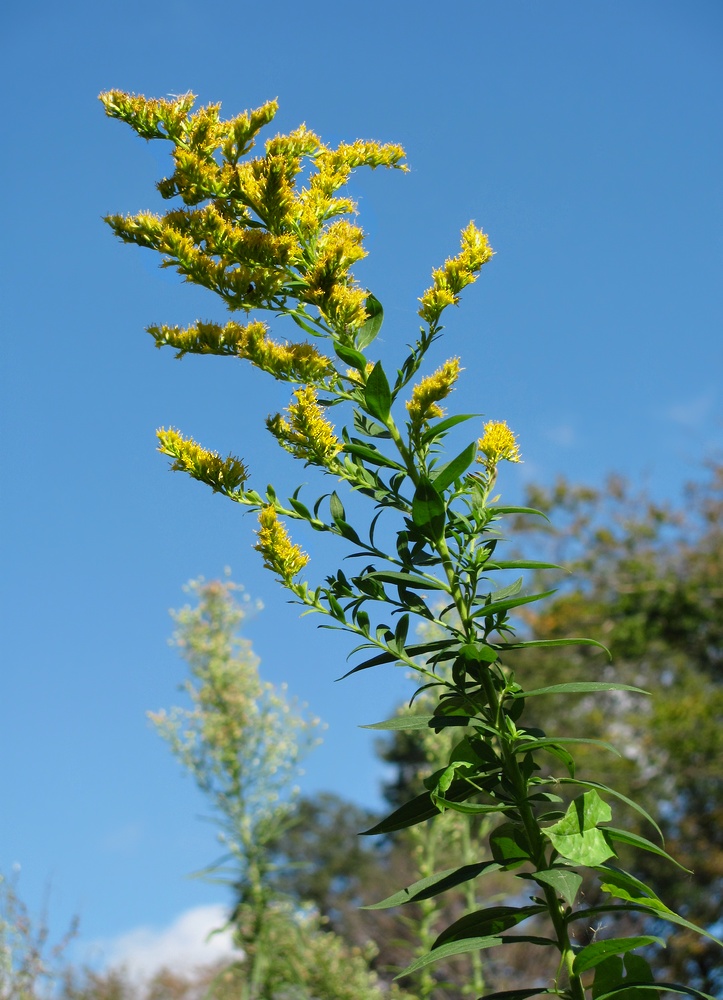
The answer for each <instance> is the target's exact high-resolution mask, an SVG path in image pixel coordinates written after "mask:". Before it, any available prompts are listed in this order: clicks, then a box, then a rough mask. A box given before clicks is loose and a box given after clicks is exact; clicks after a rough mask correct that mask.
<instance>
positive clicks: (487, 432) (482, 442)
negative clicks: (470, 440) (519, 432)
mask: <svg viewBox="0 0 723 1000" xmlns="http://www.w3.org/2000/svg"><path fill="white" fill-rule="evenodd" d="M478 447H479V450H480V451H481V452H482V455H478V456H477V461H478V462H479V463H480V464H482V465H485V466H486V467H487V469H488V470H489V471H490V472H494V470H495V469H496V468H497V465H498V463H499V462H502V461H504V462H521V461H522V459H521V458H520V450H519V447H518V445H517V439H516V438H515V435H514V433H513V432H512V431H511V430H510V428H509V427H508V426H507V423H506V422H505V421H504V420H502V421H499V420H490V421H489V422H488V423H486V424H485V427H484V435H483V436H482V437H481V438H480V439H479V442H478Z"/></svg>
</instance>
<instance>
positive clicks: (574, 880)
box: [530, 868, 582, 906]
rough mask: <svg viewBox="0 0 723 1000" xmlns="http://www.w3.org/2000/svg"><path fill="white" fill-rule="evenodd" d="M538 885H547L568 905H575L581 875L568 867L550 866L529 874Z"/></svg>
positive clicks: (580, 883)
mask: <svg viewBox="0 0 723 1000" xmlns="http://www.w3.org/2000/svg"><path fill="white" fill-rule="evenodd" d="M530 877H531V878H533V879H534V880H535V882H537V883H538V885H542V886H545V885H549V886H552V888H553V889H554V890H555V892H556V893H557V894H558V896H562V898H563V899H564V900H565V902H566V903H567V904H568V906H574V905H575V897H576V896H577V891H578V889H579V888H580V886H581V885H582V875H578V873H577V872H573V871H570V869H569V868H550V869H548V870H547V871H544V872H535V874H534V875H531V876H530Z"/></svg>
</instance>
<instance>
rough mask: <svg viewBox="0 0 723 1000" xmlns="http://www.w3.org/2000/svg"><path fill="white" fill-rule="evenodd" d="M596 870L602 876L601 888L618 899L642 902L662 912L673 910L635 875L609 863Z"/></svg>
mask: <svg viewBox="0 0 723 1000" xmlns="http://www.w3.org/2000/svg"><path fill="white" fill-rule="evenodd" d="M596 871H597V873H598V875H599V877H600V888H601V889H602V890H603V891H604V892H607V893H609V894H610V895H611V896H614V897H615V898H616V899H624V900H627V901H628V902H630V903H642V904H643V906H650V907H651V908H652V909H654V910H660V912H661V914H665V913H672V912H673V911H672V910H671V909H670V907H669V906H666V905H665V903H664V902H663V901H662V900H661V899H658V897H657V895H656V894H655V892H654V891H653V890H652V889H651V888H650V887H649V886H647V885H646V884H645V883H644V882H641V881H640V879H638V878H635V876H634V875H629V874H628V873H627V872H625V871H621V869H619V868H614V867H610V866H607V865H604V866H603V867H599V868H596Z"/></svg>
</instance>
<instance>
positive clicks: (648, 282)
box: [0, 0, 723, 940]
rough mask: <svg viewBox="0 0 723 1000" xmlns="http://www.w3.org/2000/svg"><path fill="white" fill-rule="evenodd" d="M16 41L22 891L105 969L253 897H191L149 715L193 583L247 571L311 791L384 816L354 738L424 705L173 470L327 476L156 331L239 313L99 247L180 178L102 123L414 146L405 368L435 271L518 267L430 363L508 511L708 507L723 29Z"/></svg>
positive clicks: (326, 26)
mask: <svg viewBox="0 0 723 1000" xmlns="http://www.w3.org/2000/svg"><path fill="white" fill-rule="evenodd" d="M0 23H2V28H3V30H2V35H1V37H0V45H1V46H2V68H1V69H0V73H2V75H3V76H4V81H3V85H4V93H5V106H4V109H3V134H4V142H3V155H2V158H1V159H0V172H1V179H2V189H3V192H4V199H3V201H4V205H3V214H4V220H5V221H4V226H3V232H4V239H3V244H2V250H1V251H0V252H1V253H2V272H1V274H2V303H3V317H4V324H3V325H4V347H3V361H2V366H1V371H0V389H1V396H0V400H1V402H0V420H1V423H2V440H3V446H4V474H3V477H2V485H1V486H0V490H1V493H0V505H1V511H2V523H3V532H2V539H1V540H0V546H1V558H2V565H3V573H2V584H1V586H2V591H3V592H2V609H3V616H2V639H1V642H2V646H1V648H2V650H3V657H2V659H3V670H2V697H1V698H0V747H1V750H0V759H1V760H2V761H3V774H2V779H3V780H2V787H3V805H4V814H5V817H6V819H5V823H4V825H3V832H2V836H1V837H0V870H4V871H7V870H9V868H10V866H12V865H13V864H14V863H19V864H20V865H21V866H22V882H21V885H22V886H23V887H24V891H25V893H26V895H27V896H28V897H29V898H30V901H31V903H36V902H37V901H38V900H39V899H40V897H41V894H42V889H43V886H44V885H45V884H46V883H47V881H48V880H51V881H52V884H53V900H54V910H53V921H54V922H56V921H57V923H58V925H60V924H61V923H62V922H63V921H64V920H65V919H67V917H68V916H69V915H70V914H71V913H74V912H79V913H80V915H81V919H82V935H83V938H84V939H85V940H95V939H101V938H102V939H109V938H113V937H114V936H118V935H120V934H125V933H126V932H130V931H132V930H133V929H134V928H137V927H138V926H140V925H143V924H149V925H154V926H157V927H162V926H165V925H168V924H170V923H171V922H172V921H174V920H176V919H177V917H178V915H179V914H180V913H182V912H184V911H185V910H188V909H190V908H192V907H197V906H201V905H202V904H204V905H211V904H213V903H216V902H218V901H219V900H220V899H222V898H223V897H222V895H220V894H219V891H218V890H217V889H215V888H213V887H210V886H207V885H203V884H201V883H198V882H192V881H189V880H187V879H186V878H185V875H186V874H187V873H188V872H190V871H193V870H195V869H198V868H200V867H202V866H203V865H204V864H205V863H206V862H208V861H209V860H211V858H212V857H213V856H214V853H215V851H216V844H215V842H214V839H213V833H212V829H211V828H210V827H209V826H208V824H205V823H202V822H199V821H198V819H197V816H198V815H199V814H202V813H203V812H204V807H203V803H202V801H201V800H200V798H199V797H198V796H197V794H196V793H195V791H194V790H193V788H192V786H191V783H190V781H188V780H187V779H185V778H184V777H182V775H181V774H180V773H179V770H178V768H177V766H176V764H175V763H174V761H173V760H172V759H171V758H170V755H169V754H168V752H167V751H166V749H165V747H164V745H163V744H162V743H161V741H160V740H159V739H158V738H157V737H156V736H155V734H154V733H153V732H152V731H151V730H150V728H149V727H148V725H147V723H146V721H145V712H146V710H148V709H157V708H160V707H163V706H169V705H170V704H173V703H174V701H175V700H176V688H177V685H178V683H179V682H180V681H181V679H182V677H183V668H182V664H181V663H180V661H179V660H178V658H177V657H176V655H175V654H174V652H173V651H172V650H170V649H169V648H168V646H167V643H166V640H167V637H168V635H169V632H170V628H171V623H170V620H169V618H168V614H167V611H168V609H169V608H170V607H178V606H179V605H181V604H182V603H183V601H184V595H183V593H182V585H183V584H184V583H185V582H186V581H187V580H188V579H189V578H192V577H195V576H198V575H201V574H203V575H205V576H206V577H213V576H216V575H218V574H220V573H221V572H222V570H223V567H224V566H226V565H229V566H231V568H232V570H233V574H234V578H235V579H237V580H238V581H240V582H242V583H243V584H244V585H245V586H246V588H247V590H248V591H249V593H250V594H251V595H252V596H253V597H255V598H260V599H261V600H262V601H263V603H264V605H265V610H264V611H263V613H261V614H260V615H259V616H258V617H257V618H256V619H255V620H254V621H253V622H252V623H251V625H250V627H249V636H250V637H251V638H252V639H253V641H254V644H255V648H256V651H257V652H258V654H259V655H260V656H261V659H262V670H263V672H264V675H265V676H266V677H267V678H269V679H271V680H273V681H282V680H286V681H288V682H289V685H290V688H291V690H292V691H293V692H294V693H295V694H296V695H298V696H299V697H300V698H301V699H303V700H305V701H307V702H308V703H309V704H310V707H311V708H312V709H313V711H314V712H316V713H318V714H319V715H321V716H322V717H323V718H324V719H325V720H326V721H327V723H328V725H329V728H328V731H327V734H326V741H325V744H324V746H323V747H322V748H321V749H319V750H318V751H317V752H316V753H315V755H314V757H313V758H312V759H311V760H310V761H309V765H308V768H307V775H306V779H305V785H304V787H305V789H307V790H308V791H313V790H314V789H320V788H329V789H332V790H336V791H339V792H342V793H344V794H347V795H350V796H353V797H354V798H356V799H357V800H358V801H361V802H364V803H369V804H376V803H377V802H378V792H377V785H378V780H379V774H380V772H379V768H378V766H377V765H376V764H375V762H374V758H373V752H372V743H373V740H372V738H371V737H370V735H369V734H368V733H366V732H363V731H360V730H359V729H357V728H356V727H357V726H358V725H360V724H363V723H367V722H374V721H378V720H379V719H381V718H383V717H385V716H386V715H387V714H388V713H389V712H390V711H391V709H392V708H393V706H394V705H395V703H396V702H397V701H398V700H399V698H400V697H401V696H402V694H403V691H404V690H405V687H404V684H403V681H402V679H401V677H400V676H398V675H396V674H395V673H394V672H393V671H392V670H387V672H386V673H385V672H384V671H383V670H381V671H379V672H377V673H376V674H375V673H374V672H373V671H369V672H368V675H365V676H362V677H360V678H356V679H351V680H348V681H346V682H344V684H336V685H335V684H334V683H333V679H334V678H335V677H337V676H338V675H339V674H340V673H341V672H342V668H343V663H344V657H345V655H346V651H347V647H346V645H345V643H344V641H343V640H340V639H337V638H336V637H334V636H331V635H330V634H329V633H319V632H317V631H315V629H314V628H313V626H312V624H311V623H310V621H309V620H308V619H305V620H304V621H301V622H300V621H299V620H298V615H297V610H296V609H294V608H293V607H290V606H289V605H287V604H286V602H285V597H284V595H283V594H281V593H280V592H279V591H277V589H276V587H275V585H274V582H273V580H272V579H271V577H270V576H269V575H268V574H265V573H264V571H263V569H262V566H261V561H260V558H259V557H258V555H257V554H256V553H254V552H253V551H252V548H251V546H252V543H253V532H252V529H253V523H252V521H251V520H250V519H249V518H247V517H244V516H243V514H242V512H241V511H240V510H238V509H235V507H234V506H233V505H232V504H230V503H228V501H224V500H222V499H220V498H218V497H213V496H211V495H210V493H209V491H207V490H206V489H204V488H203V487H201V486H200V485H199V484H196V483H193V482H191V481H190V480H186V479H185V478H184V477H181V476H175V475H173V476H172V475H169V473H168V471H167V464H166V460H165V459H163V458H162V457H160V456H159V455H158V454H157V453H156V452H155V438H154V430H155V428H156V427H158V426H160V425H169V424H172V425H174V426H177V427H180V428H182V429H183V430H184V431H185V432H187V433H189V434H192V435H193V436H195V437H196V438H197V439H199V440H201V441H202V442H204V443H205V444H207V445H208V446H210V447H213V448H216V449H218V450H220V451H222V452H224V453H225V452H227V451H228V450H233V451H235V452H236V453H238V454H240V455H241V456H242V457H243V458H244V459H245V460H246V461H247V463H248V464H249V465H250V466H251V469H252V473H253V474H254V475H258V477H259V479H260V480H261V481H262V482H265V481H267V480H270V479H273V481H274V482H276V483H278V484H279V485H280V487H281V488H282V489H283V488H291V487H293V485H295V481H296V478H297V477H298V475H299V471H300V470H297V469H295V468H294V467H293V465H292V463H290V462H289V463H286V462H285V461H284V457H285V456H283V455H281V457H280V453H279V450H278V448H276V446H275V444H274V442H273V441H272V440H271V439H270V438H269V437H268V435H267V434H266V433H265V432H264V431H263V426H262V421H263V417H265V416H266V414H267V413H269V412H275V411H276V410H278V409H280V408H282V407H283V406H284V405H285V404H286V402H287V389H286V388H285V387H283V386H278V385H275V384H272V383H271V382H270V381H268V380H266V379H265V378H264V377H263V376H262V374H261V373H259V372H256V371H253V370H252V369H250V367H244V365H243V364H241V363H239V364H236V363H235V362H230V361H228V360H224V359H203V358H188V359H185V360H184V361H183V362H182V363H177V362H175V361H174V360H173V357H172V354H171V352H158V351H155V350H153V346H152V342H151V340H150V338H149V337H148V336H147V335H146V334H145V333H144V332H143V330H144V328H145V326H147V325H148V324H149V323H153V322H165V323H179V324H185V323H188V322H191V321H192V320H194V319H196V318H205V319H214V318H216V319H222V318H223V313H222V310H221V308H220V304H217V303H215V302H214V301H213V299H212V297H211V296H210V295H208V294H206V293H203V292H201V291H199V290H193V289H191V288H189V287H187V286H182V285H180V283H179V281H178V279H177V278H176V277H175V276H174V275H173V274H172V273H170V272H162V271H159V270H158V268H157V261H156V260H155V259H153V257H152V255H151V254H150V253H146V252H144V251H140V250H138V249H137V248H133V247H126V246H122V245H121V244H119V243H117V242H116V241H115V240H114V238H113V236H112V234H111V233H110V231H109V230H108V229H107V227H105V226H104V225H103V224H102V222H101V217H102V216H103V215H104V214H107V213H109V212H134V211H138V210H140V209H144V208H155V207H158V202H159V199H158V197H157V195H156V194H155V191H154V187H153V185H154V182H155V180H157V179H158V178H160V177H161V176H162V175H163V174H164V172H165V171H166V166H165V159H164V157H165V156H166V155H167V154H166V152H165V148H164V146H163V144H151V145H147V144H145V143H143V142H142V141H141V140H138V139H137V138H135V137H134V136H133V135H132V133H131V132H130V130H129V129H127V128H126V127H125V126H122V125H121V124H119V123H118V122H113V121H110V120H107V119H106V118H105V117H104V115H103V113H102V108H101V106H100V104H99V103H98V102H97V100H96V96H97V94H98V93H99V92H100V91H101V90H105V89H109V88H121V89H125V90H130V91H135V92H139V93H145V94H147V95H148V96H165V95H168V94H174V93H175V94H178V93H183V92H185V91H187V90H193V91H194V92H195V93H197V94H198V95H199V99H200V101H202V102H204V103H205V102H209V101H219V100H220V101H222V102H223V105H224V112H225V113H226V114H227V115H229V116H231V115H233V114H236V113H238V112H239V111H242V110H243V109H245V108H249V107H255V106H257V105H259V104H261V103H263V102H264V101H265V100H267V99H269V98H272V97H278V99H279V101H280V112H279V115H278V118H277V120H276V123H275V126H278V130H280V131H286V130H288V129H291V128H294V127H296V125H298V124H299V123H300V122H302V121H306V123H307V124H308V125H309V127H310V128H312V129H313V130H314V131H316V132H317V133H318V134H320V135H321V136H322V137H323V138H324V139H325V141H327V142H329V143H335V142H338V141H341V140H353V139H355V138H375V139H379V140H382V141H398V142H401V143H402V144H403V145H404V146H405V147H406V149H407V153H408V159H409V163H410V165H411V168H412V170H411V173H410V174H408V175H406V176H405V175H401V174H396V173H387V172H383V171H377V172H375V173H373V174H372V173H370V174H369V175H368V176H365V175H359V176H358V178H357V179H356V180H355V181H354V183H353V185H352V190H353V193H354V195H355V196H356V197H357V198H358V200H359V205H360V212H361V214H360V222H361V224H362V225H363V226H364V227H365V229H366V230H367V231H368V233H369V240H368V247H369V250H370V257H369V259H368V260H367V261H365V262H363V265H362V266H361V267H360V268H359V271H358V273H359V276H360V279H361V280H362V281H363V282H364V283H365V284H367V285H368V286H369V287H370V288H371V289H372V290H373V291H374V293H375V294H376V295H377V297H378V298H379V299H380V300H381V301H382V302H383V303H384V306H385V313H386V320H385V326H384V329H383V332H382V336H381V337H380V342H379V348H380V353H381V355H382V356H383V357H384V358H385V359H389V361H390V363H391V364H393V363H394V361H395V360H396V359H398V358H399V357H400V356H401V351H402V348H403V345H404V344H405V343H406V342H407V341H408V340H409V339H411V337H413V336H414V333H415V330H416V316H415V313H416V299H417V296H418V295H420V294H421V292H422V291H423V290H424V288H425V287H427V285H428V283H429V274H430V269H431V268H432V267H433V266H436V265H438V264H439V263H440V262H441V261H442V260H443V259H444V257H446V256H448V255H450V254H452V253H454V252H455V250H456V247H457V241H458V234H459V231H460V229H461V228H462V227H463V226H465V225H466V223H467V222H468V221H469V220H470V219H474V220H475V221H476V222H477V223H478V224H479V225H481V226H482V227H483V228H484V229H485V230H486V231H487V232H488V233H489V234H490V238H491V241H492V244H493V246H494V247H495V249H496V251H497V256H496V257H495V258H494V260H493V262H492V263H491V264H490V265H488V267H486V268H485V271H484V273H483V275H482V277H481V279H480V281H479V282H478V284H477V285H475V286H474V287H473V288H471V289H468V290H467V292H466V294H465V296H464V300H463V304H462V307H461V308H460V310H458V311H455V312H454V313H453V315H451V316H450V317H449V319H448V325H447V333H446V336H445V339H444V340H443V342H442V344H441V345H439V346H438V347H437V348H436V350H437V353H436V354H435V356H434V358H433V361H435V362H436V361H437V360H443V359H444V358H446V357H448V356H450V355H455V354H458V355H460V356H461V358H462V363H463V365H464V366H465V369H466V372H465V374H464V376H463V379H462V382H461V384H460V387H459V389H458V392H457V398H456V400H455V405H457V406H458V407H459V408H460V409H461V410H464V411H466V412H481V413H484V414H485V416H486V417H487V418H494V419H506V420H508V422H509V423H510V424H511V426H512V427H514V429H515V430H516V431H517V433H518V435H519V438H520V442H521V448H522V451H523V457H524V458H525V464H524V465H523V466H521V467H519V469H517V468H515V469H513V468H510V470H509V472H507V473H506V474H505V477H504V478H503V481H502V484H501V485H502V487H503V489H504V491H505V494H506V496H508V497H510V498H511V499H512V498H516V497H519V496H520V493H521V490H522V487H523V485H524V482H525V481H528V480H536V481H546V482H549V481H551V480H552V479H554V478H555V477H556V476H557V475H558V474H565V475H567V476H568V477H570V478H572V479H574V480H578V481H587V482H593V483H599V482H601V481H602V479H603V478H604V476H605V475H606V473H608V472H611V471H615V472H621V473H623V474H625V475H627V476H629V477H630V478H631V479H632V480H633V481H634V482H635V483H636V484H638V485H641V486H647V487H649V488H650V489H651V490H652V491H653V492H654V493H655V494H656V495H658V496H661V497H670V498H676V497H677V496H678V495H679V490H680V487H681V485H682V483H683V482H684V481H685V480H686V479H688V478H690V477H691V476H695V475H697V474H698V472H699V469H700V463H701V462H702V460H703V459H704V458H705V457H706V456H708V455H711V454H713V453H715V452H716V450H717V449H718V448H719V446H720V443H721V421H722V419H723V398H722V394H721V360H722V355H723V348H722V346H721V337H720V327H721V312H722V309H721V291H720V289H721V282H720V268H721V258H722V256H723V254H722V250H723V244H722V238H721V232H722V226H721V222H722V221H723V219H722V216H723V211H722V208H723V198H722V195H721V184H720V178H721V176H723V162H722V159H723V158H722V152H723V143H722V141H721V133H720V121H721V110H722V109H721V103H722V95H723V87H722V86H721V84H722V82H723V81H722V80H721V76H722V75H723V74H722V72H721V59H720V54H721V43H722V42H723V8H721V6H720V4H719V3H717V2H715V0H708V2H706V0H697V2H683V0H681V2H670V0H638V2H636V3H635V4H630V3H628V2H624V0H608V2H606V3H604V4H603V3H586V4H579V3H572V2H569V0H558V2H556V3H545V4H543V3H540V2H522V0H511V2H502V0H497V2H474V3H473V2H459V0H458V2H452V3H447V4H444V5H442V4H433V3H429V2H421V3H420V2H417V3H407V2H398V3H396V4H393V3H389V2H386V3H381V2H378V0H368V2H367V3H365V4H363V5H361V4H359V5H353V6H352V5H345V4H338V3H337V4H333V3H330V2H327V0H323V2H316V3H315V2H311V3H309V4H307V5H303V6H302V5H300V4H292V3H290V2H288V0H277V2H276V3H275V4H274V5H273V7H272V6H271V5H262V4H258V3H256V4H249V3H246V2H237V3H235V4H225V5H223V6H221V5H217V4H209V5H206V6H204V7H202V6H201V5H199V4H192V3H189V2H186V0H177V2H176V3H174V4H173V5H172V6H171V7H169V6H168V5H153V4H141V3H138V2H135V0H134V2H128V3H124V4H122V5H121V4H110V3H104V2H95V3H92V4H91V3H89V2H85V0H84V2H77V3H70V4H67V5H63V6H62V7H59V6H58V5H56V4H52V5H51V4H49V3H37V2H33V0H30V2H27V3H25V4H23V5H22V6H16V7H15V9H13V10H12V11H11V12H9V13H8V12H6V13H4V14H3V15H2V16H1V22H0ZM156 147H157V148H156ZM304 542H305V544H306V539H304ZM313 544H314V539H311V540H309V546H308V547H309V551H310V552H311V553H312V556H313V555H314V549H313Z"/></svg>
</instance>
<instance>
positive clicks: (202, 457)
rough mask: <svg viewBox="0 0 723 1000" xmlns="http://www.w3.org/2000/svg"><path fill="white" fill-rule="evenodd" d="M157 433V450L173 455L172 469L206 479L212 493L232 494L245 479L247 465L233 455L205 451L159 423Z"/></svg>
mask: <svg viewBox="0 0 723 1000" xmlns="http://www.w3.org/2000/svg"><path fill="white" fill-rule="evenodd" d="M156 437H157V438H158V441H159V445H160V446H159V448H158V450H159V451H160V452H161V453H162V454H163V455H170V457H171V458H172V459H174V461H173V464H172V465H171V468H172V469H174V470H175V471H177V472H187V473H188V474H189V476H193V478H194V479H198V480H200V482H202V483H207V484H208V485H209V486H210V487H211V488H212V489H213V491H214V492H215V493H225V494H227V495H229V494H232V493H234V492H235V491H237V490H239V489H242V488H243V485H244V483H245V482H246V480H247V479H248V470H247V469H246V466H245V465H244V464H243V462H242V461H241V460H240V459H238V458H236V457H235V456H234V455H229V456H228V458H221V456H220V455H219V454H218V452H215V451H207V450H206V449H205V448H202V447H201V445H200V444H197V443H196V442H195V441H194V440H193V439H192V438H184V437H183V436H182V435H181V434H179V433H178V431H175V430H173V428H169V429H168V430H166V429H165V428H164V427H161V428H160V430H158V431H156Z"/></svg>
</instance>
